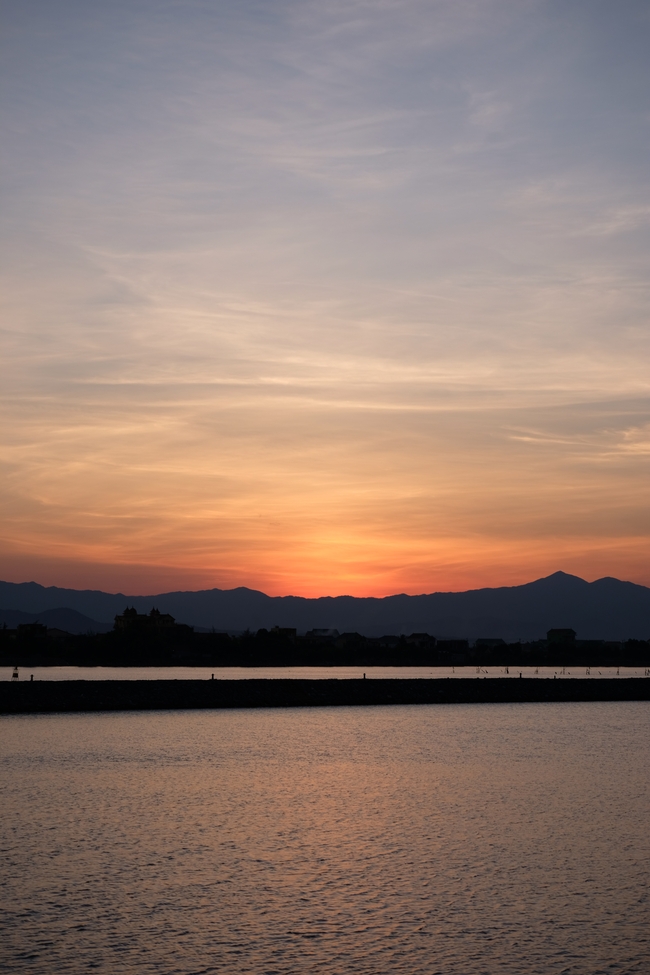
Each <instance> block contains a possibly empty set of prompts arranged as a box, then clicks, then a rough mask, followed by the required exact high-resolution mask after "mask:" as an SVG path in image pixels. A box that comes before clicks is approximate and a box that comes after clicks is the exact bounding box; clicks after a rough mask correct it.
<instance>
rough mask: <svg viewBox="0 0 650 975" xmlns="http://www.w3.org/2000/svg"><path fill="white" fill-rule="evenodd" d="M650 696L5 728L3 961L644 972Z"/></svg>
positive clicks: (1, 724)
mask: <svg viewBox="0 0 650 975" xmlns="http://www.w3.org/2000/svg"><path fill="white" fill-rule="evenodd" d="M649 741H650V706H649V705H648V704H647V703H608V704H563V705H554V704H542V705H535V704H526V705H485V706H483V705H469V706H458V705H448V706H444V707H435V706H431V707H429V706H420V707H386V708H382V707H377V708H322V709H311V710H310V709H296V710H267V711H263V710H260V711H236V712H226V711H222V712H219V711H214V712H209V711H193V712H169V713H168V712H157V713H146V714H142V713H140V714H138V713H135V714H134V713H127V714H103V715H102V714H99V715H58V716H56V715H54V716H53V715H47V716H18V717H4V718H1V719H0V804H1V806H0V808H1V810H2V815H1V818H0V846H1V851H2V852H1V856H2V860H3V867H2V871H1V873H0V892H1V896H0V910H1V913H0V929H1V930H0V971H3V972H8V971H11V972H30V973H48V975H49V973H54V972H56V973H59V972H60V973H74V975H82V973H84V975H85V973H88V972H92V971H99V972H106V973H134V972H138V973H154V972H155V973H165V975H167V973H170V975H171V973H224V975H230V973H233V975H234V973H247V972H252V973H266V975H271V973H278V975H280V973H294V972H295V973H297V972H319V973H328V975H329V973H331V975H334V973H336V975H340V973H348V972H349V973H353V975H354V973H364V975H372V973H389V972H390V973H406V975H411V973H422V975H434V973H444V975H474V973H487V975H493V973H499V972H503V973H513V975H516V973H526V975H535V973H540V975H542V973H543V975H546V973H584V975H596V973H601V972H602V973H632V972H635V973H636V972H639V973H647V972H650V943H649V940H648V921H649V919H650V911H649V907H650V904H649V900H648V894H649V870H650V828H649V826H648V824H649V823H650V789H649V775H650V756H649V748H648V746H649Z"/></svg>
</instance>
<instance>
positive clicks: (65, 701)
mask: <svg viewBox="0 0 650 975" xmlns="http://www.w3.org/2000/svg"><path fill="white" fill-rule="evenodd" d="M648 700H650V679H649V678H643V677H631V678H622V677H619V678H615V679H580V678H570V679H564V680H560V679H556V680H553V679H550V680H549V679H544V678H512V677H510V678H489V679H487V678H483V679H482V678H479V677H476V678H462V677H460V678H448V679H429V680H427V679H408V678H407V679H388V680H379V679H373V680H362V679H361V680H345V679H342V680H336V679H333V680H332V679H330V680H289V679H280V680H259V679H251V680H133V681H131V680H113V681H109V680H107V681H99V680H98V681H85V680H74V681H31V682H30V681H15V682H11V681H6V682H5V681H3V682H1V683H0V714H39V713H48V712H50V713H54V712H74V711H152V710H156V711H158V710H163V711H166V710H185V709H192V708H280V707H324V706H327V707H332V706H340V705H372V704H374V705H378V704H505V703H525V702H531V703H532V702H544V701H555V702H560V701H648Z"/></svg>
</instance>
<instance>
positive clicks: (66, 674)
mask: <svg viewBox="0 0 650 975" xmlns="http://www.w3.org/2000/svg"><path fill="white" fill-rule="evenodd" d="M364 673H365V675H366V677H367V678H368V679H370V678H373V677H374V678H375V679H376V678H380V677H400V678H401V677H411V678H415V677H426V678H436V677H439V678H441V677H519V675H520V674H521V675H522V676H523V677H558V678H559V677H565V678H566V677H583V678H584V677H589V678H598V677H648V676H650V673H649V671H648V668H645V667H589V668H585V667H509V668H507V667H19V668H18V675H19V678H18V679H19V680H29V679H30V678H31V677H33V678H34V680H210V678H211V676H212V674H214V678H215V680H250V679H251V678H253V677H257V678H260V677H262V678H266V679H267V680H274V679H277V678H279V677H285V678H286V677H292V678H298V677H300V678H302V679H304V680H328V679H330V678H338V679H339V680H343V679H345V678H350V677H353V678H354V677H356V678H358V677H363V675H364ZM12 675H13V670H12V669H11V668H9V667H5V668H4V669H0V680H11V678H12Z"/></svg>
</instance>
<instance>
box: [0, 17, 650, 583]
mask: <svg viewBox="0 0 650 975" xmlns="http://www.w3.org/2000/svg"><path fill="white" fill-rule="evenodd" d="M0 23H1V25H2V40H1V41H0V45H1V47H0V125H1V127H2V132H3V139H2V146H1V148H0V165H1V173H2V176H1V191H2V208H1V216H0V248H1V252H0V265H1V276H2V289H1V290H2V311H1V316H2V317H1V323H0V380H1V381H0V411H1V423H0V577H1V578H4V579H5V580H9V581H14V582H21V581H27V580H35V581H37V582H40V583H42V584H44V585H59V586H71V587H75V588H101V589H107V590H110V591H117V590H120V591H126V592H131V593H146V592H156V591H162V590H169V589H196V588H210V587H213V586H216V587H219V588H232V587H235V586H242V585H244V586H249V587H251V588H256V589H262V590H263V591H265V592H267V593H269V594H272V595H283V594H289V593H292V594H297V595H305V596H317V595H326V594H327V595H339V594H342V593H349V594H352V595H375V596H382V595H387V594H389V593H395V592H408V593H421V592H433V591H437V590H461V589H468V588H477V587H482V586H500V585H515V584H519V583H522V582H527V581H530V580H532V579H534V578H537V577H539V576H542V575H548V574H550V573H551V572H554V571H556V570H559V569H561V570H564V571H566V572H572V573H575V574H577V575H580V576H582V577H583V578H587V579H590V580H591V579H595V578H599V577H601V576H604V575H613V576H617V577H619V578H623V579H630V580H632V581H635V582H638V583H643V584H645V585H650V545H649V542H650V280H649V276H648V268H649V266H650V265H649V258H650V166H649V165H648V163H649V160H650V58H649V57H648V51H649V50H650V5H649V4H648V3H647V0H643V2H637V0H619V2H617V3H615V4H614V3H611V2H602V0H553V2H541V0H539V2H538V0H426V2H425V0H373V2H370V0H345V2H343V0H238V2H237V3H232V2H222V0H181V2H176V0H128V2H124V0H111V3H105V2H103V0H102V2H99V0H42V2H41V0H0Z"/></svg>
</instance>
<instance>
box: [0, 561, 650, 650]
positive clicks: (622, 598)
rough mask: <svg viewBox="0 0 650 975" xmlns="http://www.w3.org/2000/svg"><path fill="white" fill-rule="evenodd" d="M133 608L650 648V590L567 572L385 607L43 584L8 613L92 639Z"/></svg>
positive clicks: (181, 616) (235, 620)
mask: <svg viewBox="0 0 650 975" xmlns="http://www.w3.org/2000/svg"><path fill="white" fill-rule="evenodd" d="M127 604H128V605H129V606H135V607H136V609H137V610H138V612H140V613H148V612H149V610H150V609H151V608H152V606H155V607H156V608H157V609H159V610H160V611H161V612H162V613H171V614H172V616H174V617H175V618H176V620H177V621H178V622H179V623H189V624H190V625H193V626H197V627H207V628H211V627H214V628H215V629H216V630H229V631H242V630H246V629H250V630H258V629H260V628H261V627H266V628H267V629H268V628H270V627H271V626H276V625H277V626H292V627H296V628H297V630H298V631H299V632H305V631H306V630H310V629H313V628H315V627H318V628H330V627H331V628H336V629H337V630H339V631H340V632H346V631H348V632H349V631H357V632H359V633H363V634H364V635H365V636H382V635H384V634H387V633H417V632H427V633H430V634H431V635H432V636H437V637H461V638H462V637H465V638H467V639H470V640H474V639H476V638H478V637H502V638H503V639H504V640H506V641H514V640H517V639H519V638H521V639H522V640H535V639H538V638H540V637H543V636H545V635H546V631H547V630H549V629H551V627H571V628H573V629H574V630H576V632H577V634H578V638H579V639H606V640H621V639H629V638H633V639H642V640H646V639H648V638H650V589H648V588H647V587H645V586H638V585H635V584H634V583H631V582H621V581H620V580H619V579H611V578H605V579H598V580H597V581H596V582H585V580H584V579H579V578H578V577H577V576H572V575H567V574H566V573H564V572H556V573H554V574H553V575H551V576H547V577H546V578H544V579H538V580H536V581H535V582H529V583H527V584H526V585H523V586H509V587H502V588H500V589H473V590H469V591H468V592H447V593H442V592H439V593H431V594H429V595H422V596H406V595H403V594H402V595H396V596H386V597H384V598H383V599H375V598H357V597H354V596H336V597H331V596H323V597H320V598H319V599H304V598H302V597H300V596H266V595H265V594H264V593H262V592H257V591H256V590H253V589H244V588H239V589H226V590H224V589H208V590H203V591H199V592H168V593H159V594H157V595H152V596H127V595H124V594H122V593H116V594H113V593H105V592H99V591H94V590H76V589H58V588H55V587H49V588H45V587H43V586H39V585H38V584H37V583H35V582H25V583H11V582H0V605H4V606H6V607H8V609H7V610H6V611H5V612H8V611H9V609H11V610H20V611H21V612H23V613H27V614H32V615H33V617H34V618H36V616H38V618H39V619H42V621H43V622H46V619H45V614H46V613H49V612H54V611H56V612H58V613H64V612H72V611H75V612H76V613H77V614H82V618H83V627H82V629H81V631H82V632H83V631H85V630H86V629H95V630H96V631H99V629H100V627H101V628H102V629H110V628H111V626H112V622H113V618H114V616H115V615H116V614H117V613H122V612H123V611H124V607H125V606H126V605H127ZM61 607H66V609H65V610H64V609H62V608H61ZM58 618H59V619H63V617H58ZM50 619H53V617H49V616H48V617H47V625H48V626H58V627H59V628H60V629H68V630H70V632H79V630H78V629H77V630H76V631H75V630H71V629H70V627H71V625H72V622H73V621H72V617H70V621H71V622H69V623H68V624H67V625H65V626H64V625H62V624H61V623H60V622H59V623H54V622H50ZM97 621H101V622H97ZM1 622H2V621H1V620H0V623H1ZM8 625H9V624H8ZM78 625H81V624H78Z"/></svg>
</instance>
